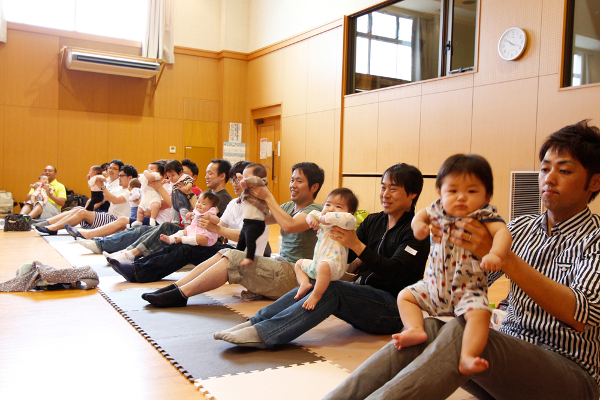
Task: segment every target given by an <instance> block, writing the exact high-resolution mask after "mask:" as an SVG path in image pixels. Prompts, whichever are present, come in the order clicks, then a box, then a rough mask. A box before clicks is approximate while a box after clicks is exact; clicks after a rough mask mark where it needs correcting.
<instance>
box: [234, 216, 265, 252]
mask: <svg viewBox="0 0 600 400" xmlns="http://www.w3.org/2000/svg"><path fill="white" fill-rule="evenodd" d="M264 231H265V221H264V220H263V221H261V220H258V219H244V226H242V231H241V232H240V240H239V241H238V244H237V247H236V249H237V250H239V251H244V249H246V258H249V259H251V260H254V253H256V241H257V240H258V238H259V237H260V235H262V234H263V232H264Z"/></svg>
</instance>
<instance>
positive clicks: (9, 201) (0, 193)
mask: <svg viewBox="0 0 600 400" xmlns="http://www.w3.org/2000/svg"><path fill="white" fill-rule="evenodd" d="M14 201H15V200H14V198H13V195H12V193H11V192H7V191H6V190H0V213H2V214H8V213H11V212H13V207H14V204H15V203H14Z"/></svg>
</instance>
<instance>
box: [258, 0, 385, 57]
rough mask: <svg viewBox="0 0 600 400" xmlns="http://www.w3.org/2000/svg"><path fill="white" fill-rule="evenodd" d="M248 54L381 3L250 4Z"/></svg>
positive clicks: (305, 0) (294, 0) (297, 0)
mask: <svg viewBox="0 0 600 400" xmlns="http://www.w3.org/2000/svg"><path fill="white" fill-rule="evenodd" d="M249 2H250V29H249V32H250V36H249V49H248V50H249V52H252V51H254V50H257V49H260V48H263V47H265V46H268V45H270V44H273V43H276V42H279V41H281V40H284V39H287V38H289V37H292V36H294V35H297V34H299V33H302V32H305V31H308V30H310V29H312V28H316V27H318V26H320V25H324V24H326V23H328V22H331V21H334V20H336V19H338V18H341V17H343V16H344V15H349V14H353V13H355V12H357V11H360V10H363V9H365V8H369V7H371V6H373V5H375V4H378V3H381V1H377V0H249Z"/></svg>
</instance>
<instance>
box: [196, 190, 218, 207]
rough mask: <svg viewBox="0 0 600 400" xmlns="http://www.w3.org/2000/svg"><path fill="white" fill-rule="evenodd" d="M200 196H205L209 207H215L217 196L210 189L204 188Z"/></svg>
mask: <svg viewBox="0 0 600 400" xmlns="http://www.w3.org/2000/svg"><path fill="white" fill-rule="evenodd" d="M200 197H203V198H205V199H206V200H208V201H210V205H211V207H217V206H218V205H219V196H217V195H216V194H214V193H213V192H211V191H210V190H205V191H204V192H202V193H201V194H200Z"/></svg>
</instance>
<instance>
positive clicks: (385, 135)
mask: <svg viewBox="0 0 600 400" xmlns="http://www.w3.org/2000/svg"><path fill="white" fill-rule="evenodd" d="M378 124H379V126H378V128H377V158H376V160H377V165H376V170H377V171H385V170H386V169H388V168H389V167H390V166H392V165H394V164H398V163H401V162H403V163H407V164H412V165H415V166H417V165H419V130H420V126H421V98H420V97H409V98H407V99H399V100H394V101H385V102H381V103H379V121H378Z"/></svg>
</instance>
